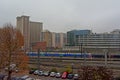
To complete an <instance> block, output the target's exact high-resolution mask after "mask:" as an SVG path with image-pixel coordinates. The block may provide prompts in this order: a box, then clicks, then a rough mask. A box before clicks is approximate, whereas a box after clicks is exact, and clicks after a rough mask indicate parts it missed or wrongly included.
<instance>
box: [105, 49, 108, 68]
mask: <svg viewBox="0 0 120 80" xmlns="http://www.w3.org/2000/svg"><path fill="white" fill-rule="evenodd" d="M104 55H105V67H107V55H108V50H107V49H104Z"/></svg>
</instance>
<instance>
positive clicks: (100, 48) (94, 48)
mask: <svg viewBox="0 0 120 80" xmlns="http://www.w3.org/2000/svg"><path fill="white" fill-rule="evenodd" d="M67 39H72V40H67V41H68V42H67V44H68V46H67V48H66V49H69V50H72V49H73V50H80V52H91V53H103V52H104V51H105V50H107V51H108V52H109V53H119V52H120V30H117V31H112V32H110V33H92V32H91V31H90V30H76V31H75V30H73V31H69V32H68V33H67ZM71 43H72V44H71Z"/></svg>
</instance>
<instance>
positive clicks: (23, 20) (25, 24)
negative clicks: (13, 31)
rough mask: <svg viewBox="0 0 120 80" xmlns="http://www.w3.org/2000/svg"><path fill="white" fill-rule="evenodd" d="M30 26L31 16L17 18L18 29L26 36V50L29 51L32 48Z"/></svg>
mask: <svg viewBox="0 0 120 80" xmlns="http://www.w3.org/2000/svg"><path fill="white" fill-rule="evenodd" d="M29 26H30V24H29V16H21V17H17V29H18V30H20V32H21V33H22V35H23V36H24V47H23V48H24V49H28V48H29V46H30V27H29Z"/></svg>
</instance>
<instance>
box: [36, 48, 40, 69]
mask: <svg viewBox="0 0 120 80" xmlns="http://www.w3.org/2000/svg"><path fill="white" fill-rule="evenodd" d="M37 65H38V70H39V69H40V49H38V64H37Z"/></svg>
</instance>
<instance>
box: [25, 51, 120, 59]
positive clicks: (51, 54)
mask: <svg viewBox="0 0 120 80" xmlns="http://www.w3.org/2000/svg"><path fill="white" fill-rule="evenodd" d="M27 55H28V56H29V57H37V56H38V55H39V56H42V57H44V56H45V57H76V58H84V57H86V58H105V55H104V54H92V53H60V52H40V54H38V52H27ZM107 57H108V58H119V59H120V54H111V55H107Z"/></svg>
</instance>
